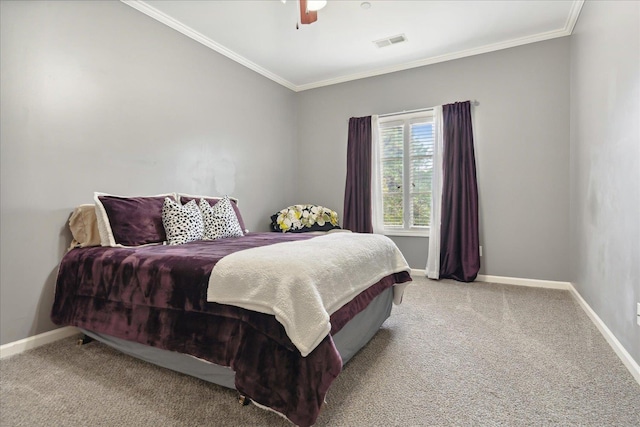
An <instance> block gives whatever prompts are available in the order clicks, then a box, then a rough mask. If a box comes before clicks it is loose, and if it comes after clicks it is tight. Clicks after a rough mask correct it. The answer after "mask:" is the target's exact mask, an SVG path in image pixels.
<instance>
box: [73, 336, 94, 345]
mask: <svg viewBox="0 0 640 427" xmlns="http://www.w3.org/2000/svg"><path fill="white" fill-rule="evenodd" d="M91 341H93V338H91V337H90V336H88V335H85V334H82V337H80V338H78V341H77V342H76V344H77V346H78V347H80V346H81V345H85V344H89V343H90V342H91Z"/></svg>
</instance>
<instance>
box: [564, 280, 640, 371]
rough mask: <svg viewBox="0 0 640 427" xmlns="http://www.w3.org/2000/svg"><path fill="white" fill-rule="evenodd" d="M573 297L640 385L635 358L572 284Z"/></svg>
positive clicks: (638, 368) (639, 366)
mask: <svg viewBox="0 0 640 427" xmlns="http://www.w3.org/2000/svg"><path fill="white" fill-rule="evenodd" d="M569 291H570V292H571V295H573V297H574V298H575V299H576V301H578V304H580V307H582V309H583V310H584V311H585V313H587V316H589V318H590V319H591V321H592V322H593V323H594V324H595V325H596V328H598V330H599V331H600V333H601V334H602V336H604V339H605V340H607V342H608V343H609V345H610V346H611V348H612V349H613V351H615V352H616V354H617V355H618V357H619V358H620V360H621V361H622V363H623V364H624V366H625V367H626V368H627V369H628V370H629V372H631V375H633V377H634V378H635V380H636V381H637V383H638V384H640V365H638V363H637V362H636V361H635V360H633V357H631V355H630V354H629V352H628V351H627V350H626V349H625V348H624V346H623V345H622V344H620V341H618V339H617V338H616V337H615V335H613V333H612V332H611V330H610V329H609V328H608V327H607V325H605V324H604V322H603V321H602V319H600V317H599V316H598V315H597V314H596V312H595V311H593V309H592V308H591V306H590V305H589V304H587V302H586V301H585V300H584V298H582V295H580V293H579V292H578V291H577V290H576V288H575V287H574V286H573V284H570V289H569Z"/></svg>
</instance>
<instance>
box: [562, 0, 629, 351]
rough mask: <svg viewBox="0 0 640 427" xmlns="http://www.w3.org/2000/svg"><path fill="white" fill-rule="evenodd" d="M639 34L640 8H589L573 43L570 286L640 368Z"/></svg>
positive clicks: (597, 5)
mask: <svg viewBox="0 0 640 427" xmlns="http://www.w3.org/2000/svg"><path fill="white" fill-rule="evenodd" d="M639 28H640V3H638V2H612V1H609V2H586V3H585V4H584V6H583V8H582V12H581V14H580V18H579V20H578V23H577V25H576V28H575V30H574V33H573V35H572V36H571V254H572V255H573V257H572V266H573V267H572V278H571V280H572V281H573V283H574V285H575V287H576V289H577V290H578V292H580V294H581V295H582V297H583V298H584V299H585V300H586V301H587V303H589V305H590V306H591V308H592V309H593V310H594V311H595V312H596V313H597V314H598V316H599V317H600V318H601V319H602V320H603V322H604V323H605V324H606V325H607V327H608V328H609V329H610V330H611V331H612V332H613V333H614V335H615V336H616V337H617V338H618V340H619V341H620V342H621V343H622V345H623V346H624V347H625V348H626V349H627V351H628V352H629V353H630V354H631V356H632V357H633V358H634V359H635V360H636V362H639V363H640V326H638V325H637V324H636V303H638V302H640V30H639Z"/></svg>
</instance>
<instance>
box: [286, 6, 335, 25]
mask: <svg viewBox="0 0 640 427" xmlns="http://www.w3.org/2000/svg"><path fill="white" fill-rule="evenodd" d="M286 2H287V0H282V3H286ZM298 3H299V4H300V24H312V23H314V22H316V21H317V20H318V11H319V10H320V9H322V8H323V7H325V6H326V5H327V0H298ZM296 28H298V24H297V23H296Z"/></svg>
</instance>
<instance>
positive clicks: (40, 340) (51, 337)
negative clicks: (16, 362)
mask: <svg viewBox="0 0 640 427" xmlns="http://www.w3.org/2000/svg"><path fill="white" fill-rule="evenodd" d="M78 333H80V330H79V329H78V328H74V327H73V326H65V327H64V328H59V329H54V330H53V331H49V332H44V333H42V334H38V335H34V336H32V337H27V338H25V339H22V340H19V341H14V342H10V343H7V344H4V345H2V346H0V359H4V358H5V357H9V356H13V355H14V354H20V353H22V352H24V351H27V350H30V349H32V348H36V347H40V346H41V345H45V344H49V343H52V342H54V341H58V340H61V339H63V338H67V337H70V336H72V335H75V334H78Z"/></svg>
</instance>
